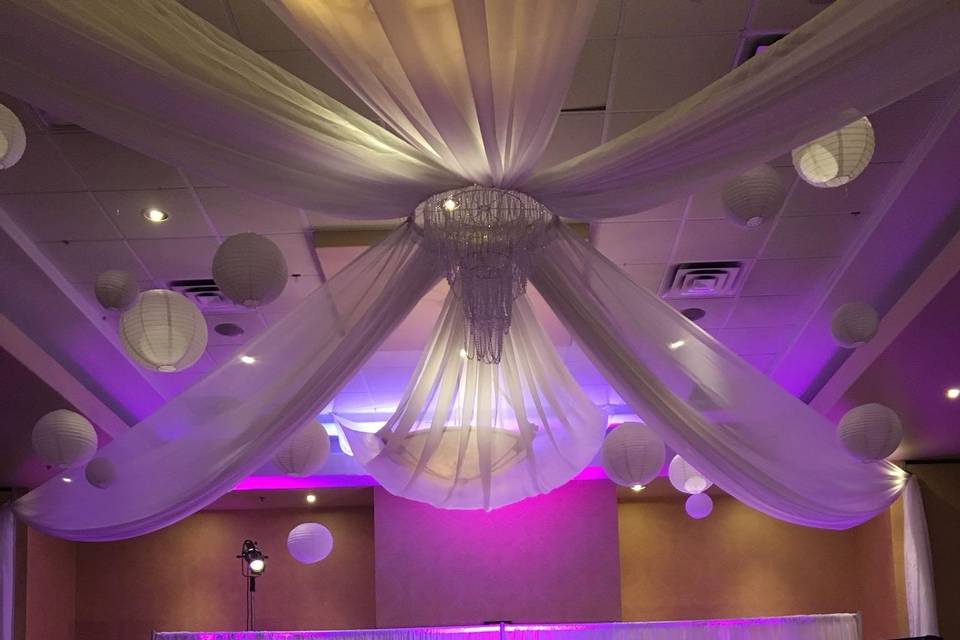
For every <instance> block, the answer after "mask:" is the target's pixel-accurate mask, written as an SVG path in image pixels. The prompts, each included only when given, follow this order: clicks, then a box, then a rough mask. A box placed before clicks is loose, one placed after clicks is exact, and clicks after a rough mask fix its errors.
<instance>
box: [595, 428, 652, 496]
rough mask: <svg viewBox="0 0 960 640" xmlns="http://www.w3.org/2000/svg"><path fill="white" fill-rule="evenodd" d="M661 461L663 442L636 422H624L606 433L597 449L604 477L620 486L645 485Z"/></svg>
mask: <svg viewBox="0 0 960 640" xmlns="http://www.w3.org/2000/svg"><path fill="white" fill-rule="evenodd" d="M665 458H666V448H665V447H664V445H663V440H661V439H660V438H659V437H657V434H655V433H654V432H653V431H652V430H651V429H650V427H647V426H645V425H642V424H640V423H639V422H624V423H623V424H621V425H620V426H619V427H617V428H616V429H614V430H613V431H611V432H610V433H608V434H607V437H606V438H604V440H603V446H602V447H601V448H600V464H601V466H602V467H603V470H604V472H606V474H607V477H608V478H610V479H611V480H613V481H614V482H616V483H617V484H619V485H622V486H624V487H633V486H636V485H646V484H649V483H650V481H651V480H653V479H654V478H656V477H657V474H658V473H660V469H662V468H663V462H664V459H665Z"/></svg>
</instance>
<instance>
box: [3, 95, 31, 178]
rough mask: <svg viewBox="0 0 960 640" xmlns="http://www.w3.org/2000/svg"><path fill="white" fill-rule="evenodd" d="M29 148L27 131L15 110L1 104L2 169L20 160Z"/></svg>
mask: <svg viewBox="0 0 960 640" xmlns="http://www.w3.org/2000/svg"><path fill="white" fill-rule="evenodd" d="M26 149H27V132H26V131H24V130H23V123H21V122H20V118H18V117H17V114H15V113H14V112H13V111H10V109H8V108H7V107H5V106H3V105H2V104H0V169H9V168H10V167H12V166H13V165H15V164H17V162H19V161H20V158H22V157H23V152H24V151H26Z"/></svg>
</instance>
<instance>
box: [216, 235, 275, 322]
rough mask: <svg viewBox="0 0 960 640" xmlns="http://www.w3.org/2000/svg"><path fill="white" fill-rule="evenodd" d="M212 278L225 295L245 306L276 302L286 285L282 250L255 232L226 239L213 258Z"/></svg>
mask: <svg viewBox="0 0 960 640" xmlns="http://www.w3.org/2000/svg"><path fill="white" fill-rule="evenodd" d="M213 279H214V280H215V281H216V283H217V286H218V287H220V290H221V291H222V292H223V294H224V295H225V296H227V297H228V298H230V299H231V300H233V301H234V302H235V303H237V304H239V305H243V306H245V307H259V306H262V305H265V304H268V303H270V302H273V301H274V300H276V298H277V296H279V295H280V294H281V293H282V292H283V288H284V287H285V286H286V284H287V261H286V260H285V259H284V257H283V253H282V252H281V251H280V248H279V247H278V246H277V245H275V244H274V243H273V242H272V241H270V240H269V239H267V238H264V237H263V236H261V235H258V234H256V233H240V234H237V235H235V236H231V237H229V238H227V239H226V240H225V241H224V243H223V244H221V245H220V248H219V249H217V253H216V255H215V256H214V257H213Z"/></svg>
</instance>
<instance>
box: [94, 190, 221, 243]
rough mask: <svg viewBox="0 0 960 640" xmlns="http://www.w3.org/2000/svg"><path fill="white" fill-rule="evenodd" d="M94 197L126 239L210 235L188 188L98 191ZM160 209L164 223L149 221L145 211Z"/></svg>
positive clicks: (209, 229)
mask: <svg viewBox="0 0 960 640" xmlns="http://www.w3.org/2000/svg"><path fill="white" fill-rule="evenodd" d="M93 195H94V197H95V198H96V199H97V200H99V201H100V204H102V205H103V210H104V211H105V212H106V213H107V215H108V216H110V217H111V219H112V220H113V221H114V223H115V224H116V225H117V226H118V227H119V228H120V232H121V233H123V235H124V237H126V238H131V239H133V238H136V239H143V238H191V237H206V236H211V235H213V233H214V232H213V229H211V228H210V226H209V225H208V224H207V221H206V220H205V219H204V218H203V216H202V215H201V213H200V209H199V208H198V207H197V204H196V201H195V200H194V196H193V193H192V192H191V191H190V190H189V189H154V190H149V191H139V190H135V191H97V192H94V194H93ZM153 208H156V209H160V210H161V211H164V212H166V213H167V215H168V216H170V217H169V218H168V219H167V221H166V222H161V223H156V222H150V221H149V220H147V219H146V218H144V217H143V210H144V209H153Z"/></svg>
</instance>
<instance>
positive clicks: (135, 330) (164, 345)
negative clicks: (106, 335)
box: [120, 289, 207, 373]
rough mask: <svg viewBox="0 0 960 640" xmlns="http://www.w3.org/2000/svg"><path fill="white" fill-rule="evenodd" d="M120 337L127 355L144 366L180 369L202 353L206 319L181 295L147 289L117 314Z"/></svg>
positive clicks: (158, 368) (205, 335) (156, 369)
mask: <svg viewBox="0 0 960 640" xmlns="http://www.w3.org/2000/svg"><path fill="white" fill-rule="evenodd" d="M120 340H121V343H122V344H123V349H124V351H126V352H127V355H129V356H130V357H131V358H133V360H134V361H135V362H137V364H139V365H140V366H142V367H143V368H145V369H149V370H151V371H162V372H165V373H170V372H174V371H183V370H184V369H187V368H189V367H190V366H192V365H193V363H195V362H196V361H197V360H199V359H200V356H202V355H203V350H204V349H205V348H206V347H207V323H206V321H204V319H203V314H201V313H200V310H199V309H197V307H196V305H194V304H193V303H192V302H190V301H189V300H188V299H187V298H186V297H184V296H183V295H181V294H179V293H177V292H176V291H170V290H168V289H151V290H150V291H144V292H143V293H142V294H140V298H139V300H137V303H136V304H135V305H133V306H132V307H131V308H130V309H128V310H127V311H124V312H123V315H121V316H120Z"/></svg>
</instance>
